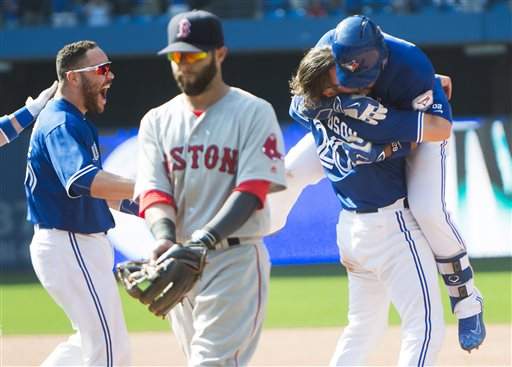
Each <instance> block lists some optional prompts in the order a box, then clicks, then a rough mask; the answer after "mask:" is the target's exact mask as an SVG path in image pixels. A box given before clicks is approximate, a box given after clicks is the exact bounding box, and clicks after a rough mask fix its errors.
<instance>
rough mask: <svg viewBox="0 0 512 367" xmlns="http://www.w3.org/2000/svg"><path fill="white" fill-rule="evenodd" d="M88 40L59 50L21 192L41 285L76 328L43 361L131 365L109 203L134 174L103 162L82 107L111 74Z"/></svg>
mask: <svg viewBox="0 0 512 367" xmlns="http://www.w3.org/2000/svg"><path fill="white" fill-rule="evenodd" d="M110 66H111V62H110V61H109V59H108V57H107V55H106V54H105V53H104V52H103V51H102V49H101V48H99V47H98V45H97V44H96V43H94V42H92V41H79V42H75V43H72V44H69V45H66V46H65V47H63V48H62V49H61V50H60V51H59V52H58V54H57V58H56V68H57V75H58V80H59V85H58V89H57V93H56V95H55V98H54V99H53V100H52V101H50V102H49V103H48V104H47V105H46V107H45V108H44V109H43V110H42V111H41V113H40V114H39V118H38V120H37V122H36V124H35V126H34V129H33V131H32V135H31V138H30V146H29V151H28V159H27V174H26V179H25V192H26V196H27V202H28V219H29V220H30V221H31V222H32V223H33V224H34V228H35V230H34V237H33V239H32V243H31V244H30V255H31V259H32V264H33V266H34V270H35V272H36V274H37V277H38V278H39V280H40V282H41V283H42V285H43V286H44V287H45V288H46V290H47V291H48V293H49V294H50V295H51V297H52V298H53V299H54V300H55V302H56V303H57V304H58V305H59V306H60V307H62V309H63V310H64V312H65V313H66V315H67V316H68V318H69V319H70V321H71V323H72V326H73V329H74V330H75V331H76V333H75V334H74V335H72V336H71V337H70V338H69V339H68V340H67V341H66V342H64V343H62V344H60V345H59V346H57V348H56V349H55V350H54V351H53V352H52V353H51V354H50V356H48V358H47V359H46V360H45V361H44V362H43V365H48V366H52V365H73V366H81V365H86V366H113V365H128V364H129V362H130V350H129V344H128V333H127V330H126V326H125V322H124V317H123V310H122V308H121V300H120V297H119V293H118V290H117V285H116V281H115V278H114V276H113V273H112V268H113V265H114V255H113V254H114V251H113V248H112V246H111V244H110V243H109V241H108V240H107V237H106V233H107V231H108V230H109V229H110V228H112V227H114V220H113V218H112V215H111V213H110V211H109V205H108V204H107V201H109V204H110V205H111V206H112V207H114V206H115V207H118V202H119V201H120V200H123V199H124V198H131V197H132V195H133V186H134V185H133V182H132V181H131V180H128V179H124V178H122V177H120V176H116V175H113V174H110V173H108V172H105V171H104V170H102V165H101V155H100V151H99V145H98V133H97V130H96V128H95V127H94V126H93V124H92V123H91V122H90V121H89V120H88V119H87V117H86V113H87V112H94V113H102V112H103V110H104V108H105V105H106V103H107V93H108V89H109V88H110V86H111V84H112V81H113V79H114V74H113V73H112V71H111V70H110Z"/></svg>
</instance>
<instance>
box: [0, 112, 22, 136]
mask: <svg viewBox="0 0 512 367" xmlns="http://www.w3.org/2000/svg"><path fill="white" fill-rule="evenodd" d="M0 133H2V135H3V136H4V137H5V139H7V141H8V142H11V141H13V140H14V139H16V138H17V137H18V132H17V131H16V129H15V128H14V126H12V122H11V119H10V118H9V116H2V117H0Z"/></svg>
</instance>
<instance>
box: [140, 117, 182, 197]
mask: <svg viewBox="0 0 512 367" xmlns="http://www.w3.org/2000/svg"><path fill="white" fill-rule="evenodd" d="M155 115H156V114H155V111H154V110H151V111H149V112H148V113H147V114H146V115H145V116H144V117H143V118H142V121H141V124H140V129H139V134H138V137H137V149H138V150H137V152H138V153H137V178H136V181H135V189H134V198H139V197H141V196H144V195H145V194H146V193H148V192H154V191H158V192H162V193H166V194H168V195H169V197H170V198H171V199H172V198H173V197H174V196H173V195H174V191H173V188H172V187H171V182H170V179H169V164H168V160H167V156H166V154H165V152H164V151H163V148H162V144H161V143H160V141H159V139H158V136H159V130H158V129H157V117H156V116H155Z"/></svg>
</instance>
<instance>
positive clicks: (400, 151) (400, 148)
mask: <svg viewBox="0 0 512 367" xmlns="http://www.w3.org/2000/svg"><path fill="white" fill-rule="evenodd" d="M410 152H411V142H410V141H394V142H392V143H391V156H392V157H393V158H398V157H406V156H407V155H409V153H410Z"/></svg>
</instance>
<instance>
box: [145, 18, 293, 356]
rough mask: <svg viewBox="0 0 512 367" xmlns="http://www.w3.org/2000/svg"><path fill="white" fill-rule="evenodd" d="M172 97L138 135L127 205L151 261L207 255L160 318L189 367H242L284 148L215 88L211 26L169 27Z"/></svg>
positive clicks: (232, 95)
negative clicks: (199, 251)
mask: <svg viewBox="0 0 512 367" xmlns="http://www.w3.org/2000/svg"><path fill="white" fill-rule="evenodd" d="M168 37H169V45H168V46H167V47H165V48H164V49H163V50H162V51H160V54H163V55H167V57H168V59H169V60H170V63H171V67H172V73H173V75H174V78H175V80H176V82H177V84H178V86H179V88H180V89H181V90H182V92H183V93H182V94H179V95H178V96H176V97H174V98H173V99H171V100H170V101H168V102H166V103H164V104H163V105H161V106H159V107H157V108H154V109H152V110H150V111H149V112H148V113H147V114H146V115H145V116H144V118H143V119H142V122H141V126H140V130H139V136H138V139H139V153H138V170H137V180H136V185H135V197H138V198H139V199H140V214H141V215H142V216H144V217H145V219H146V222H147V224H148V226H149V228H150V229H151V231H152V233H153V235H154V236H155V239H156V243H155V258H156V257H157V256H158V255H159V254H161V253H163V252H164V251H165V250H167V249H169V248H170V247H171V246H173V245H175V244H176V243H184V242H185V244H196V245H197V244H199V245H203V246H206V247H207V248H208V249H209V250H208V255H207V264H206V267H205V270H204V273H203V275H202V277H201V278H200V279H199V281H198V282H197V283H196V284H195V286H194V287H193V288H192V290H191V291H190V292H189V293H188V295H187V297H186V298H185V299H184V300H183V302H182V303H181V304H178V305H177V306H176V307H174V308H173V309H172V310H171V312H170V319H171V322H172V328H173V330H174V333H175V335H176V337H177V340H178V342H179V344H180V345H181V347H182V349H183V351H184V353H185V355H186V358H187V360H188V364H189V365H190V366H207V365H208V366H211V365H215V366H238V365H247V364H248V362H249V360H250V358H251V356H252V354H253V353H254V351H255V348H256V345H257V342H258V339H259V335H260V331H261V327H262V323H263V318H264V314H265V308H266V303H267V292H268V283H269V273H270V262H269V256H268V253H267V250H266V248H265V246H264V244H263V242H262V236H263V235H265V234H266V233H267V232H268V231H269V228H270V217H269V210H268V206H267V205H266V195H267V193H269V192H273V191H279V190H282V189H284V188H285V178H284V161H283V154H282V153H283V152H284V143H283V139H282V135H281V131H280V128H279V124H278V122H277V118H276V115H275V112H274V110H273V108H272V106H271V105H270V104H269V103H268V102H266V101H264V100H262V99H261V98H258V97H255V96H254V95H252V94H250V93H248V92H246V91H243V90H241V89H238V88H234V87H231V86H228V85H226V84H225V83H224V81H223V78H222V72H221V65H222V62H223V61H224V59H225V57H226V55H227V48H226V47H224V37H223V30H222V25H221V22H220V20H219V18H218V17H217V16H215V15H213V14H211V13H209V12H206V11H192V12H185V13H181V14H178V15H176V16H175V17H173V18H172V19H171V21H170V22H169V27H168Z"/></svg>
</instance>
